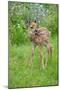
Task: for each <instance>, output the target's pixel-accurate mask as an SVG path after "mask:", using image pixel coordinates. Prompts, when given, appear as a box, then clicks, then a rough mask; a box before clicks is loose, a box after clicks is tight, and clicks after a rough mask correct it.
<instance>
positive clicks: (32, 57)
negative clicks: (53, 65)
mask: <svg viewBox="0 0 60 90" xmlns="http://www.w3.org/2000/svg"><path fill="white" fill-rule="evenodd" d="M35 47H36V45H35V44H33V45H32V56H31V64H32V63H33V59H34V52H35Z"/></svg>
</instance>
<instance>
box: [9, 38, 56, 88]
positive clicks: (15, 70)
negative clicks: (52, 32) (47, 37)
mask: <svg viewBox="0 0 60 90" xmlns="http://www.w3.org/2000/svg"><path fill="white" fill-rule="evenodd" d="M51 42H52V45H53V57H52V58H50V59H49V62H48V67H47V68H46V69H42V67H41V66H40V63H39V54H38V50H39V49H38V48H36V50H35V55H34V60H33V66H32V65H31V64H30V56H31V49H32V46H31V44H30V45H21V46H16V45H14V46H11V47H9V82H8V86H9V88H16V87H33V86H50V85H58V70H57V69H58V60H57V54H58V53H57V38H56V37H54V38H52V39H51Z"/></svg>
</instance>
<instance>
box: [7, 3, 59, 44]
mask: <svg viewBox="0 0 60 90" xmlns="http://www.w3.org/2000/svg"><path fill="white" fill-rule="evenodd" d="M8 13H9V17H8V20H9V40H10V43H11V44H12V45H14V44H17V45H20V44H23V43H27V42H29V40H28V35H27V26H28V25H29V22H31V21H33V20H36V21H37V23H38V25H39V26H40V27H41V26H42V27H46V28H48V30H50V31H51V34H52V36H54V35H55V34H57V31H58V6H57V5H56V4H54V5H53V4H39V3H34V4H33V3H20V2H9V7H8Z"/></svg>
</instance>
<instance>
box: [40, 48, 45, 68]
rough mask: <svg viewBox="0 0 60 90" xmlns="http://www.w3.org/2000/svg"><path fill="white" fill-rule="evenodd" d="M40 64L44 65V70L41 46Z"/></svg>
mask: <svg viewBox="0 0 60 90" xmlns="http://www.w3.org/2000/svg"><path fill="white" fill-rule="evenodd" d="M40 64H41V65H42V67H43V69H44V61H43V52H42V46H40Z"/></svg>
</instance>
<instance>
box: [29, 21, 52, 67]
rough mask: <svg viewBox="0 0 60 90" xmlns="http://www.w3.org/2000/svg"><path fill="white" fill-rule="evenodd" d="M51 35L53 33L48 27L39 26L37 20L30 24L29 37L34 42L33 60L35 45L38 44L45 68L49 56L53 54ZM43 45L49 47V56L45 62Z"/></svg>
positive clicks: (41, 60) (41, 61)
mask: <svg viewBox="0 0 60 90" xmlns="http://www.w3.org/2000/svg"><path fill="white" fill-rule="evenodd" d="M50 35H51V32H50V31H48V29H47V28H44V27H41V28H39V27H37V23H36V21H34V22H31V24H30V26H29V37H30V40H31V41H32V43H33V48H32V60H33V56H34V50H35V47H36V46H38V47H39V49H40V52H39V53H40V63H41V65H42V67H43V68H45V67H47V64H48V57H49V55H50V54H52V46H51V43H50ZM43 47H46V48H47V56H46V60H45V63H44V60H43V58H42V56H43V54H42V48H43Z"/></svg>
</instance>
